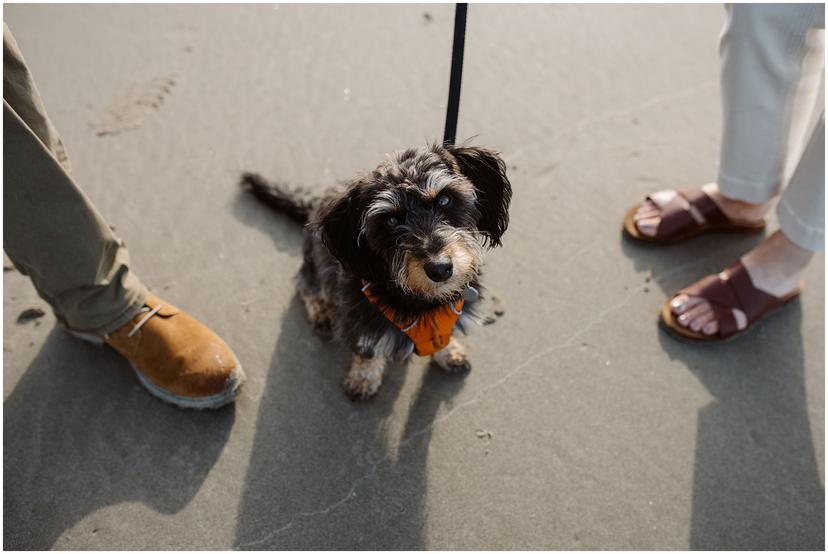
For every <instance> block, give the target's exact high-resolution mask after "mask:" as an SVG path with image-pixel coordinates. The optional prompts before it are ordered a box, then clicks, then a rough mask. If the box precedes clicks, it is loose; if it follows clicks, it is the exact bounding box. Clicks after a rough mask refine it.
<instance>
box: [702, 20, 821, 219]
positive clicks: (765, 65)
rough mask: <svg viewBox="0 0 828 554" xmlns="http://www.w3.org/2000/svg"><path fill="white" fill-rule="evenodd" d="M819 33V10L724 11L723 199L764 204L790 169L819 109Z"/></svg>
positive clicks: (721, 164) (720, 162) (722, 48)
mask: <svg viewBox="0 0 828 554" xmlns="http://www.w3.org/2000/svg"><path fill="white" fill-rule="evenodd" d="M824 27H825V6H824V5H823V4H786V5H770V4H737V5H728V6H727V22H726V23H725V27H724V30H723V31H722V36H721V42H720V53H721V58H722V104H723V132H722V145H721V153H720V161H719V172H718V173H719V175H718V179H717V182H718V184H719V187H720V190H721V192H722V194H723V195H725V196H727V197H729V198H734V199H738V200H743V201H746V202H753V203H759V202H764V201H767V200H769V199H771V198H773V197H774V196H775V195H777V194H778V193H779V191H780V189H781V188H782V187H783V185H784V182H785V178H786V175H787V174H789V173H790V171H791V169H792V168H793V167H795V166H796V162H797V161H798V159H799V154H800V152H801V151H802V145H803V144H804V142H805V138H806V137H807V136H808V122H809V121H813V115H814V110H815V106H816V105H817V103H818V102H819V100H818V98H817V97H818V96H819V95H818V93H819V90H820V84H821V80H822V76H823V71H824V36H825V31H824ZM789 157H790V158H792V159H791V160H790V161H789V160H788V158H789Z"/></svg>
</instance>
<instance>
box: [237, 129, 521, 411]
mask: <svg viewBox="0 0 828 554" xmlns="http://www.w3.org/2000/svg"><path fill="white" fill-rule="evenodd" d="M242 186H243V187H244V188H245V189H247V190H249V191H250V192H252V193H253V194H254V195H255V196H256V197H257V198H259V199H260V200H262V201H263V202H265V203H267V204H269V205H270V206H272V207H274V208H275V209H277V210H279V211H281V212H284V213H285V214H286V215H288V216H290V217H292V218H293V219H296V220H298V221H300V222H307V225H306V226H305V243H304V249H303V250H304V262H303V265H302V268H301V270H300V271H299V274H298V276H297V288H298V291H299V296H300V297H301V299H302V300H303V302H304V304H305V307H306V308H307V311H308V315H309V317H310V320H311V322H312V323H313V325H314V327H315V328H316V329H317V330H318V331H321V332H328V333H330V332H332V333H333V336H334V337H335V338H336V339H337V340H339V341H340V342H342V343H343V344H345V345H346V346H348V347H349V348H350V349H351V352H352V353H353V360H352V363H351V368H350V369H349V371H348V373H347V375H346V376H345V381H344V386H345V391H346V392H347V394H348V395H349V396H350V397H351V398H353V399H365V398H369V397H371V396H373V395H374V394H376V393H377V391H378V390H379V387H380V385H381V383H382V377H383V372H384V370H385V365H386V363H387V362H389V361H390V362H399V361H404V360H406V359H408V358H409V357H410V356H411V354H412V353H413V352H415V351H416V352H417V353H418V354H420V355H430V356H431V357H432V360H433V361H434V362H435V363H436V364H437V365H438V366H439V367H441V368H442V369H444V370H446V371H450V372H457V371H466V370H468V369H470V368H471V365H470V363H469V360H468V355H467V352H466V349H465V348H464V347H463V346H462V345H461V344H460V342H459V341H458V340H457V339H456V338H455V337H452V336H451V331H452V328H454V327H459V328H460V329H461V330H463V331H465V328H464V323H466V322H468V321H470V320H471V321H475V320H477V321H479V320H480V313H479V311H478V312H477V313H476V312H475V308H476V307H479V306H480V305H481V304H480V302H479V301H480V300H481V299H482V297H481V294H482V292H483V289H482V287H481V285H480V282H479V279H480V271H481V266H482V263H483V251H484V248H486V247H489V248H491V247H494V246H499V245H500V244H501V236H502V235H503V233H504V232H505V231H506V227H507V225H508V223H509V211H508V210H509V201H510V199H511V196H512V188H511V185H510V183H509V179H508V178H507V177H506V166H505V164H504V163H503V160H502V159H501V158H500V156H499V155H498V154H497V153H496V152H494V151H492V150H489V149H487V148H480V147H472V146H459V147H453V146H448V147H444V146H439V145H432V146H429V147H425V148H419V149H408V150H405V151H402V152H398V153H396V154H394V155H392V156H389V158H388V159H386V160H385V161H384V162H382V163H381V164H380V165H379V166H378V167H377V168H376V169H375V170H374V171H372V172H371V173H370V174H367V175H364V176H360V177H357V178H355V179H353V180H352V181H350V182H348V183H345V184H344V185H342V186H340V187H337V188H335V189H331V190H328V191H327V192H326V193H325V194H323V195H322V196H321V197H319V198H307V197H305V198H303V197H302V195H301V194H300V193H298V192H297V191H291V190H289V189H288V188H287V187H285V186H282V185H279V184H273V183H268V182H266V181H265V180H264V179H262V178H261V177H259V176H258V175H255V174H250V173H246V174H245V175H244V176H243V178H242ZM452 314H453V315H452ZM446 328H447V329H448V330H446ZM441 329H442V330H441Z"/></svg>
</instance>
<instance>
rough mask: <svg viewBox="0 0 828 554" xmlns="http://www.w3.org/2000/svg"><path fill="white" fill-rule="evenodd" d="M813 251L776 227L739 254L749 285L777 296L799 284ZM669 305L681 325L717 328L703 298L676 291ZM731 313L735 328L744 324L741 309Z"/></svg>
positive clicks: (700, 329)
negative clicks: (746, 250) (748, 278)
mask: <svg viewBox="0 0 828 554" xmlns="http://www.w3.org/2000/svg"><path fill="white" fill-rule="evenodd" d="M813 255H814V253H813V252H811V251H810V250H804V249H802V248H800V247H799V246H797V245H795V244H794V243H792V242H791V241H790V240H789V239H788V237H786V236H785V234H784V233H783V232H782V231H776V232H775V233H774V234H772V235H771V236H769V237H768V238H766V239H765V240H764V241H763V242H762V244H760V245H759V246H757V247H756V248H754V249H753V250H751V251H750V252H748V253H747V254H745V255H744V256H742V258H741V261H742V265H743V266H745V269H746V270H747V272H748V275H750V280H751V281H752V282H753V286H755V287H756V288H757V289H760V290H762V291H763V292H766V293H768V294H770V295H773V296H776V297H778V298H781V297H784V296H787V295H788V294H791V293H792V292H794V291H795V290H797V289H798V288H799V287H801V286H802V273H803V272H804V271H805V268H806V267H807V266H808V263H809V262H810V261H811V257H813ZM670 309H671V311H672V312H673V314H674V315H675V316H677V317H676V319H677V320H678V322H679V325H681V326H683V327H687V328H689V329H691V330H693V331H695V332H697V333H698V332H701V333H703V334H705V335H715V334H716V333H717V332H718V331H719V322H718V321H717V320H716V316H715V313H714V312H713V309H712V308H711V307H710V304H709V303H708V302H707V301H706V300H705V299H703V298H700V297H698V296H688V295H686V294H680V295H678V296H676V297H675V298H674V299H673V301H672V302H671V303H670ZM733 317H735V318H736V325H737V328H738V329H739V330H742V329H744V328H745V327H747V316H745V313H744V312H743V311H742V310H737V309H734V310H733Z"/></svg>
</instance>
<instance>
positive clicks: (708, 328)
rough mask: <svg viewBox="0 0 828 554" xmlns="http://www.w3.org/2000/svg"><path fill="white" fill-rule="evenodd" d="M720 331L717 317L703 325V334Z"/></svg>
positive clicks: (712, 333)
mask: <svg viewBox="0 0 828 554" xmlns="http://www.w3.org/2000/svg"><path fill="white" fill-rule="evenodd" d="M718 331H719V322H718V321H716V320H715V319H714V320H713V321H709V322H707V323H706V324H705V325H704V327H702V334H704V335H715V334H716V333H717V332H718Z"/></svg>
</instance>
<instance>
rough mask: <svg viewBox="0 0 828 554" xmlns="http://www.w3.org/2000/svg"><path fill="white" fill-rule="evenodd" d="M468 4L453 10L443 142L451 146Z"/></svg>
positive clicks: (458, 101)
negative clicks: (452, 33)
mask: <svg viewBox="0 0 828 554" xmlns="http://www.w3.org/2000/svg"><path fill="white" fill-rule="evenodd" d="M468 7H469V5H468V4H457V7H456V10H455V12H454V42H453V44H452V47H451V79H450V80H449V97H448V107H447V108H446V129H445V131H444V132H443V144H444V145H445V146H453V145H454V141H455V140H456V139H457V114H458V111H459V110H460V79H461V78H462V77H463V46H464V43H465V40H466V10H467V8H468Z"/></svg>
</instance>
